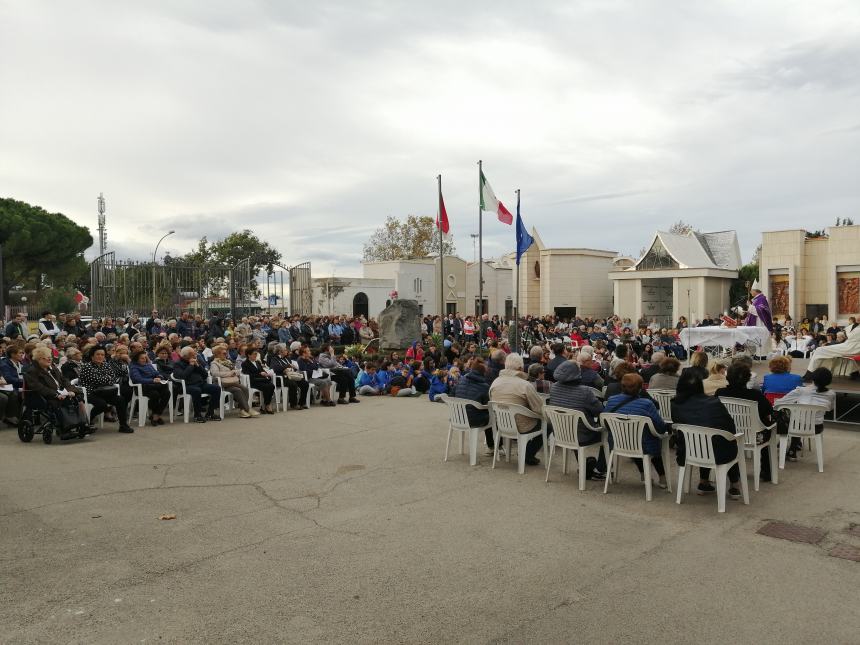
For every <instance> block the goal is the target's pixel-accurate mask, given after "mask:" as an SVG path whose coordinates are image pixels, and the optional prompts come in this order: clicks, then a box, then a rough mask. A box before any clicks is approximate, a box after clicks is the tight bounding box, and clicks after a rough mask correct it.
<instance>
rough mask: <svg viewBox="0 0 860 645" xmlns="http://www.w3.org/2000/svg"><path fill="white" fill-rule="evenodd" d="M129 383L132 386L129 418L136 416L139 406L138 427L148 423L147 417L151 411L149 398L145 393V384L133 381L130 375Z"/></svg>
mask: <svg viewBox="0 0 860 645" xmlns="http://www.w3.org/2000/svg"><path fill="white" fill-rule="evenodd" d="M128 385H129V387H130V388H131V403H129V404H128V420H129V422H131V420H132V419H133V418H134V412H135V407H136V408H137V427H139V428H142V427H143V426H145V425H146V417H147V415H148V412H149V399H148V398H146V397H145V396H144V394H143V385H142V384H141V383H133V382H132V380H131V376H129V377H128Z"/></svg>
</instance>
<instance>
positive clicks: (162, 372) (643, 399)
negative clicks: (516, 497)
mask: <svg viewBox="0 0 860 645" xmlns="http://www.w3.org/2000/svg"><path fill="white" fill-rule="evenodd" d="M686 324H687V323H686V320H684V319H681V320H679V321H678V324H677V325H676V327H675V328H673V329H667V328H665V327H663V326H660V325H658V324H657V323H656V321H651V322H650V323H649V322H648V321H638V323H637V324H635V325H634V324H632V323H631V321H629V320H622V319H620V318H618V317H616V316H613V317H610V318H606V319H592V318H585V319H579V318H575V319H573V320H568V319H560V318H558V317H557V316H544V317H531V316H527V317H525V318H523V319H522V320H521V321H520V324H519V329H520V331H521V332H522V336H521V340H525V341H526V342H530V343H531V345H529V346H526V347H524V351H523V355H524V356H526V357H527V358H526V361H523V358H522V356H521V355H520V354H517V353H513V352H512V350H511V345H510V343H509V341H508V339H507V336H508V332H509V331H510V328H509V325H508V324H507V323H506V322H505V321H504V320H502V319H500V318H499V317H498V316H492V317H490V316H482V317H480V318H474V317H471V316H466V317H462V316H460V315H454V314H451V315H449V316H447V317H445V318H442V317H438V316H437V317H426V318H425V319H424V320H423V327H422V337H421V338H420V339H416V342H415V343H413V345H412V346H411V347H409V348H408V349H407V351H406V352H405V353H404V354H403V355H402V356H401V354H400V353H398V352H392V353H390V354H388V355H383V354H381V353H378V352H377V353H372V350H371V349H369V348H368V347H365V346H366V345H367V344H368V343H370V346H371V347H372V345H373V342H372V341H373V340H374V339H376V338H378V325H377V324H376V322H375V321H374V320H372V319H371V320H367V319H366V318H364V317H362V316H357V317H350V316H298V315H295V316H285V317H284V316H279V315H275V316H266V315H260V316H245V317H241V318H239V319H237V320H235V321H234V320H232V319H225V318H224V317H223V316H221V315H214V316H211V317H209V318H208V319H206V318H204V317H203V316H200V315H195V314H192V313H190V312H182V313H181V314H180V315H179V316H178V317H175V318H171V317H161V316H160V314H159V313H158V312H156V311H153V312H151V313H150V316H149V317H148V318H147V319H146V320H145V322H142V321H141V319H140V318H138V317H135V316H131V317H128V318H105V319H101V320H98V319H93V320H91V321H89V322H87V323H86V324H84V323H83V322H82V321H81V318H80V316H79V315H77V314H60V315H58V316H54V315H53V314H52V313H51V312H47V311H46V312H43V314H42V315H41V317H40V319H39V323H38V326H37V330H38V333H31V331H32V326H31V325H30V324H28V323H27V321H26V318H25V317H24V316H16V317H15V318H13V319H12V320H10V321H9V322H8V323H7V324H6V325H4V326H3V330H4V332H5V334H6V335H5V337H4V338H3V339H2V340H0V351H2V356H3V357H2V360H0V379H2V380H0V387H3V386H6V387H7V388H9V389H4V390H0V417H2V418H3V419H4V420H5V421H7V423H12V424H14V423H17V418H16V417H17V416H18V415H19V413H20V402H19V401H18V400H17V397H16V395H17V394H18V393H19V392H20V390H21V388H22V387H23V385H24V382H25V379H26V374H27V373H28V371H29V370H30V369H31V368H34V369H38V365H39V364H40V363H39V361H41V362H45V356H46V353H47V355H49V356H50V365H48V366H47V367H46V368H44V369H42V371H40V372H36V373H37V374H38V378H37V379H35V380H34V385H35V386H36V387H38V383H39V382H41V383H42V384H44V382H45V379H46V378H48V377H47V376H46V375H45V374H52V373H53V368H54V367H56V368H57V370H56V373H57V374H59V375H60V377H61V378H62V379H63V383H68V384H69V385H72V384H73V383H74V385H73V386H72V389H69V390H68V391H69V392H70V395H71V394H72V393H73V394H75V396H78V392H81V393H82V392H83V390H81V389H80V388H86V391H87V395H88V403H89V404H90V405H91V411H90V421H91V422H92V421H93V420H94V419H95V418H96V417H97V416H98V415H99V414H105V418H106V419H107V420H109V421H110V420H113V421H115V422H116V423H117V424H118V427H119V431H120V432H123V433H130V432H133V429H132V428H131V425H130V423H129V418H128V416H129V409H130V402H131V397H132V394H133V393H134V391H135V390H136V389H137V386H140V391H141V392H142V395H143V396H144V397H146V398H147V399H148V402H149V405H148V410H149V418H148V419H147V420H148V421H149V422H150V423H151V424H153V425H156V426H157V425H161V424H163V423H165V420H164V415H165V411H166V410H167V408H168V406H171V405H174V404H175V398H173V399H172V398H171V396H170V388H171V384H172V385H173V390H174V397H175V395H176V391H177V388H178V387H179V384H178V381H183V382H184V391H185V393H186V394H187V395H188V396H189V397H190V399H191V406H192V408H193V418H194V420H195V421H196V422H198V423H205V422H207V421H219V420H220V419H221V416H220V414H219V405H220V401H221V391H222V390H224V391H226V392H228V393H229V394H231V395H232V398H233V400H234V402H235V405H236V407H237V408H238V410H239V411H238V416H239V417H241V418H255V417H258V416H260V415H261V414H273V413H274V411H275V410H274V400H275V395H276V391H278V390H283V391H284V392H285V398H286V399H287V400H288V404H289V407H290V408H291V409H293V410H305V409H307V407H308V402H309V398H310V397H309V393H310V392H311V390H313V391H315V392H316V393H317V398H318V399H319V403H320V405H321V406H323V407H330V406H335V405H338V404H340V405H346V404H350V403H353V404H354V403H358V402H359V400H360V399H359V398H358V397H359V396H386V395H387V396H394V397H398V398H401V397H423V396H427V397H428V399H429V400H430V401H438V400H440V399H439V395H440V394H448V395H452V396H458V397H462V398H468V399H471V400H475V401H477V402H482V403H486V402H487V401H489V400H498V401H507V402H517V403H519V404H522V405H525V406H527V407H529V408H530V409H533V410H535V411H539V410H540V406H541V404H542V403H543V399H542V398H541V397H539V396H538V394H544V395H546V394H549V397H550V400H551V401H552V404H554V405H561V406H563V407H570V408H575V409H580V410H582V411H583V412H584V413H585V414H586V415H587V416H588V418H590V419H591V420H595V421H596V415H598V414H599V413H600V412H601V411H604V410H609V409H611V410H612V411H617V412H627V413H630V414H634V413H635V414H645V415H646V416H649V417H651V418H652V419H653V422H654V425H655V427H656V428H657V430H658V432H663V431H667V428H666V426H665V425H664V424H663V423H662V420H661V415H660V414H659V411H658V409H657V407H656V405H655V403H654V401H652V399H651V398H650V397H649V395H648V390H649V389H661V390H672V391H674V392H676V396H675V399H674V401H673V407H672V417H673V420H674V421H675V422H676V423H691V424H693V425H712V426H713V427H721V428H722V429H727V430H732V426H731V424H730V423H729V419H730V417H729V416H727V412H725V408H724V407H723V406H722V404H721V403H720V402H719V396H735V397H738V396H740V395H741V394H743V396H742V397H741V398H750V397H752V398H750V400H755V401H757V402H758V404H759V411H760V414H761V417H762V421H763V422H773V421H774V419H776V417H778V414H777V413H776V412H775V411H774V409H773V406H772V405H771V401H770V400H769V399H774V398H775V397H782V396H786V397H788V398H787V400H789V401H792V400H795V398H796V399H797V400H800V401H807V400H814V401H817V402H820V401H825V399H826V401H825V402H827V401H830V400H831V399H832V397H831V395H829V394H827V392H829V390H828V389H827V385H828V384H829V381H827V376H828V375H829V372H827V370H823V371H821V372H819V373H818V374H817V376H816V380H815V381H814V385H813V386H807V387H805V388H804V386H803V382H802V380H801V378H800V377H799V376H797V375H794V374H791V371H790V361H791V357H790V356H778V357H776V358H774V359H773V360H772V361H771V362H770V364H769V367H770V373H769V374H767V375H765V376H764V378H763V379H762V381H761V383H760V384H759V383H758V382H756V380H755V378H754V376H753V374H752V373H751V370H750V367H749V363H750V362H751V361H750V360H749V359H748V358H745V357H739V358H737V359H735V360H734V361H728V360H711V359H710V358H709V357H708V355H707V354H705V353H704V352H695V353H694V354H693V355H692V357H691V366H689V367H686V368H685V369H684V370H683V371H682V370H681V361H680V360H679V357H684V358H686V352H685V351H684V349H683V347H681V346H680V342H679V339H678V336H677V332H678V330H679V329H682V328H683V327H684V326H686ZM824 331H825V333H826V329H825V330H824ZM358 344H362V347H363V348H364V349H365V350H367V351H366V352H362V353H363V359H362V360H354V359H353V358H351V356H352V355H354V352H350V351H348V347H347V346H349V345H358ZM571 347H572V348H571ZM825 372H826V374H825ZM34 378H35V377H34ZM604 387H605V392H604ZM43 389H44V388H43ZM807 390H809V391H807ZM252 392H255V393H256V392H259V399H260V401H259V407H258V408H257V409H255V407H254V405H252V403H253V402H252V400H251V393H252ZM792 393H794V394H792ZM831 394H832V393H831ZM335 395H336V396H337V400H336V402H335V400H334V396H335ZM792 397H794V398H792ZM604 402H605V403H604ZM604 406H605V408H604ZM831 407H832V406H831ZM485 419H486V415H485V414H484V413H483V411H474V413H470V422H474V423H475V424H476V425H484V424H485V423H486V421H485ZM525 426H528V427H525ZM533 426H534V424H533V423H532V422H531V420H526V423H525V424H524V427H523V429H522V430H523V431H527V430H530V429H531V428H532V427H533ZM486 440H487V447H488V449H489V450H492V449H493V442H492V434H491V433H489V432H488V433H487V436H486ZM580 440H581V441H582V442H583V443H588V442H589V441H591V440H594V437H593V436H589V435H588V433H587V432H585V433H584V434H583V436H581V437H580ZM655 442H656V443H655ZM645 444H646V449H647V450H649V451H650V454H652V455H653V457H654V464H655V469H656V470H657V473H658V475H660V477H661V479H660V481H659V482H658V485H663V484H665V481H664V480H663V476H664V474H663V473H664V468H663V464H662V462H661V461H660V455H659V451H658V450H657V449H656V446H657V445H658V444H659V442H657V441H656V440H655V439H654V438H653V437H645ZM680 444H681V446H682V448H683V438H681V442H680ZM539 448H540V444H539V442H537V441H531V442H529V444H528V454H527V459H526V463H527V464H530V465H534V464H537V463H539V460H538V459H537V457H536V453H537V450H538V449H539ZM682 448H681V449H679V451H678V459H679V460H680V459H681V458H682V453H683V450H682ZM795 451H796V446H793V447H792V450H791V451H790V454H789V458H790V459H793V458H794V453H795ZM718 452H719V451H718ZM729 452H730V451H729ZM719 458H720V459H723V458H725V459H730V458H731V456H730V455H729V454H728V452H720V453H719ZM639 466H641V464H639ZM769 469H770V464H769V463H766V462H763V463H762V475H763V476H764V477H765V478H767V477H769ZM736 474H737V473H736V472H730V478H731V477H735V475H736ZM603 476H605V455H602V459H601V460H599V461H598V462H597V463H594V464H589V477H590V478H601V477H603ZM731 481H732V482H736V481H737V479H732V480H731ZM710 490H712V487H711V486H710V484H709V483H708V482H707V477H706V476H705V475H703V477H702V480H701V481H700V482H699V492H702V493H706V492H710ZM735 492H736V487H735V486H733V487H732V489H731V490H730V493H731V494H732V495H733V496H734V495H735Z"/></svg>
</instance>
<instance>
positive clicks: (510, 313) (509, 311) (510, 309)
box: [505, 298, 514, 320]
mask: <svg viewBox="0 0 860 645" xmlns="http://www.w3.org/2000/svg"><path fill="white" fill-rule="evenodd" d="M513 319H514V301H513V300H511V299H510V298H508V299H507V300H505V320H513Z"/></svg>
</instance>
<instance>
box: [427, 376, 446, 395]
mask: <svg viewBox="0 0 860 645" xmlns="http://www.w3.org/2000/svg"><path fill="white" fill-rule="evenodd" d="M447 393H448V372H446V371H445V370H436V371H435V372H434V373H433V377H432V378H431V379H430V391H429V395H430V400H431V401H433V402H436V401H439V402H441V399H440V398H438V397H439V395H440V394H447Z"/></svg>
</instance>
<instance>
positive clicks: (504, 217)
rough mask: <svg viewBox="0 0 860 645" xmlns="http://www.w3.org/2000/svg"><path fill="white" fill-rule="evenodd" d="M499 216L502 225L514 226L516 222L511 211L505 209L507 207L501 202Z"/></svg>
mask: <svg viewBox="0 0 860 645" xmlns="http://www.w3.org/2000/svg"><path fill="white" fill-rule="evenodd" d="M497 215H498V217H499V221H500V222H501V223H502V224H513V222H514V216H513V215H511V211H509V210H508V209H507V208H505V205H504V204H503V203H502V202H499V211H498V213H497Z"/></svg>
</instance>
